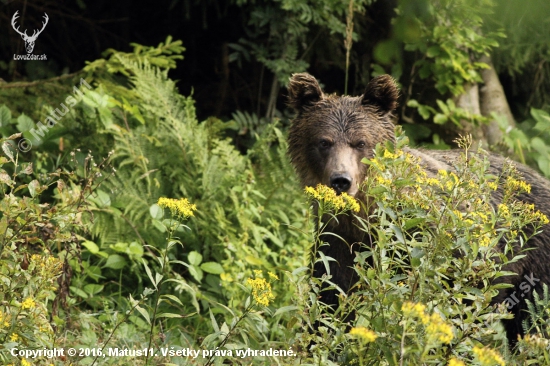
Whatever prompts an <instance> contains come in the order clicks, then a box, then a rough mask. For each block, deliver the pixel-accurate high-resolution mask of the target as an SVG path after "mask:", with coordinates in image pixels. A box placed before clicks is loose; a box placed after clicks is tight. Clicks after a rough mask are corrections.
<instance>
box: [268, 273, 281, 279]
mask: <svg viewBox="0 0 550 366" xmlns="http://www.w3.org/2000/svg"><path fill="white" fill-rule="evenodd" d="M267 274H268V275H269V277H271V278H273V279H274V280H278V279H279V277H277V275H276V274H275V273H273V272H267Z"/></svg>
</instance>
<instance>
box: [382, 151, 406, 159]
mask: <svg viewBox="0 0 550 366" xmlns="http://www.w3.org/2000/svg"><path fill="white" fill-rule="evenodd" d="M401 155H403V151H401V150H397V151H396V152H395V154H394V153H392V152H390V151H388V150H385V151H384V158H385V159H397V158H398V157H400V156H401Z"/></svg>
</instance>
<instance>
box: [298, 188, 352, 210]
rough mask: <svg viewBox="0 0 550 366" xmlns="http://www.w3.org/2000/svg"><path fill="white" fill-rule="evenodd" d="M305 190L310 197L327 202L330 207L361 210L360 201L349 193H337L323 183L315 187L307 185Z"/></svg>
mask: <svg viewBox="0 0 550 366" xmlns="http://www.w3.org/2000/svg"><path fill="white" fill-rule="evenodd" d="M304 191H305V192H306V195H308V196H309V197H310V198H312V199H315V200H317V201H319V202H320V203H324V204H326V205H327V206H328V208H329V209H330V208H334V209H336V210H342V211H346V210H352V211H355V212H359V209H360V207H359V203H357V200H356V199H355V198H353V197H351V196H350V195H348V194H347V193H342V194H340V195H337V194H336V191H335V190H334V189H332V188H330V187H327V186H325V185H322V184H317V187H315V188H313V187H306V188H305V189H304Z"/></svg>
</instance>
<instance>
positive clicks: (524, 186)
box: [505, 177, 531, 194]
mask: <svg viewBox="0 0 550 366" xmlns="http://www.w3.org/2000/svg"><path fill="white" fill-rule="evenodd" d="M505 187H506V189H507V190H510V191H512V192H517V193H516V194H518V193H521V192H527V193H531V185H530V184H529V183H527V182H524V181H522V180H517V179H515V178H513V177H508V178H506V183H505Z"/></svg>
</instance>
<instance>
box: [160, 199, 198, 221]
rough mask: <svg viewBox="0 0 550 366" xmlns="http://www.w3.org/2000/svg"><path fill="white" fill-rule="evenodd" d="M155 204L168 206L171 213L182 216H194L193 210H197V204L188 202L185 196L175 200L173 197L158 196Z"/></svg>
mask: <svg viewBox="0 0 550 366" xmlns="http://www.w3.org/2000/svg"><path fill="white" fill-rule="evenodd" d="M157 205H159V206H160V207H166V208H169V209H170V212H172V215H177V216H182V217H184V218H189V217H191V216H195V213H194V211H197V206H196V205H194V204H192V203H190V202H189V200H188V199H187V198H180V199H179V200H176V199H174V198H166V197H160V198H159V200H158V202H157Z"/></svg>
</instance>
